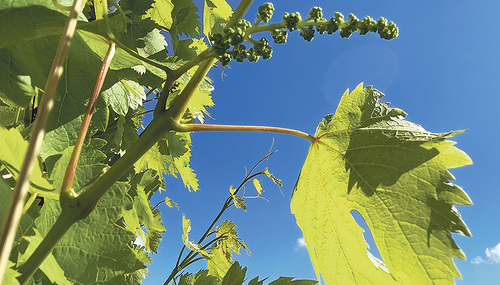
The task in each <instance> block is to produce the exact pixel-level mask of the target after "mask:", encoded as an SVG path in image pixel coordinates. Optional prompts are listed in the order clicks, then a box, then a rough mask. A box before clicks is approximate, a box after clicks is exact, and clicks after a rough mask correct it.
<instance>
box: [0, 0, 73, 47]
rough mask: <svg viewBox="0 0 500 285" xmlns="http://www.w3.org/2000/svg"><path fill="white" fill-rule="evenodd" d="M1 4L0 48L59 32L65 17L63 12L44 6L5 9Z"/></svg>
mask: <svg viewBox="0 0 500 285" xmlns="http://www.w3.org/2000/svg"><path fill="white" fill-rule="evenodd" d="M5 2H13V1H5ZM5 2H4V3H5ZM16 2H20V1H16ZM49 2H50V1H49ZM2 6H4V5H2V4H0V9H1V11H0V27H2V29H0V38H1V39H2V41H1V42H0V48H4V47H7V46H10V45H14V44H18V43H21V42H23V41H29V40H33V39H37V38H42V37H46V36H50V35H56V34H58V33H61V31H62V30H63V27H64V23H65V22H66V19H67V16H65V15H64V14H63V13H60V12H58V11H55V10H52V9H49V8H47V7H44V6H38V5H36V6H35V5H33V6H27V7H17V8H10V9H5V10H3V9H4V8H5V7H2Z"/></svg>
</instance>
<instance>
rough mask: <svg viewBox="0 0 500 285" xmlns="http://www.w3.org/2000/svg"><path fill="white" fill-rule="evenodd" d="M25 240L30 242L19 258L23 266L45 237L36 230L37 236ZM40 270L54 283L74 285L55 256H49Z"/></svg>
mask: <svg viewBox="0 0 500 285" xmlns="http://www.w3.org/2000/svg"><path fill="white" fill-rule="evenodd" d="M24 240H25V241H27V242H29V244H28V246H27V248H26V250H25V252H23V254H22V255H21V256H20V257H19V259H18V263H19V264H23V263H24V262H26V260H28V258H29V257H30V256H31V255H32V254H33V252H35V249H36V248H37V247H38V246H39V245H40V243H41V242H42V240H43V237H42V235H41V234H40V232H39V231H38V230H36V229H35V235H34V236H27V237H24ZM39 270H40V271H42V272H43V273H44V274H45V276H47V278H48V279H49V280H50V281H51V282H52V283H55V284H61V285H66V284H68V285H69V284H73V283H71V282H69V281H68V279H67V278H66V277H65V276H64V271H63V270H62V268H61V266H59V264H58V263H57V261H56V259H55V258H54V255H53V254H49V256H47V258H45V260H44V261H43V263H42V264H41V265H40V267H39ZM9 284H10V283H9Z"/></svg>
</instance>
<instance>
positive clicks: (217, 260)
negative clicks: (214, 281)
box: [207, 221, 250, 277]
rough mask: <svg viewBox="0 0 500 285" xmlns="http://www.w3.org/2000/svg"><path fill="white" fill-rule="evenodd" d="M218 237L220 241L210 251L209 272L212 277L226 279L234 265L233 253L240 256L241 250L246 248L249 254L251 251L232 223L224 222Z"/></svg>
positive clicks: (217, 231) (217, 230) (218, 228)
mask: <svg viewBox="0 0 500 285" xmlns="http://www.w3.org/2000/svg"><path fill="white" fill-rule="evenodd" d="M215 232H216V237H217V238H219V240H218V241H217V242H216V243H215V245H214V246H213V247H212V248H211V249H210V256H209V258H207V268H208V272H209V273H210V275H212V276H217V277H224V275H226V273H227V272H228V270H229V268H230V267H231V265H232V264H233V259H232V255H233V251H234V252H236V253H237V254H240V249H241V248H244V249H245V250H246V251H247V253H248V254H250V251H249V250H248V247H247V246H246V244H245V242H243V241H242V240H241V239H240V238H238V233H237V232H236V225H235V224H234V223H233V222H231V221H224V222H222V224H221V225H220V226H218V227H217V229H216V231H215Z"/></svg>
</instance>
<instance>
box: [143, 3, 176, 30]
mask: <svg viewBox="0 0 500 285" xmlns="http://www.w3.org/2000/svg"><path fill="white" fill-rule="evenodd" d="M173 10H174V4H172V1H170V0H155V2H154V3H153V6H152V7H151V9H149V10H148V11H146V16H148V17H150V18H151V20H153V21H154V22H155V23H156V24H158V25H159V26H161V27H162V28H163V29H167V30H169V29H170V28H171V27H172V23H173V19H172V11H173Z"/></svg>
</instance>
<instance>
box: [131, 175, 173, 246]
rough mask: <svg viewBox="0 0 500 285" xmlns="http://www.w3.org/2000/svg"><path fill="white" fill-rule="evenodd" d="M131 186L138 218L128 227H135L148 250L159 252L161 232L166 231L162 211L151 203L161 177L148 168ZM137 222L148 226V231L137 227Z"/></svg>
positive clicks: (135, 177) (134, 179)
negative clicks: (154, 207) (150, 200)
mask: <svg viewBox="0 0 500 285" xmlns="http://www.w3.org/2000/svg"><path fill="white" fill-rule="evenodd" d="M130 184H131V188H130V190H129V195H131V196H132V197H133V199H134V208H133V213H134V214H135V215H136V216H137V218H135V217H134V218H133V219H131V223H130V225H131V226H129V223H127V220H125V222H126V224H127V226H128V228H135V232H136V233H138V234H139V235H140V236H141V239H142V240H143V241H144V246H145V248H146V250H148V251H150V252H154V253H156V252H157V249H158V245H159V243H160V241H161V233H163V232H165V228H164V227H163V223H162V221H161V212H160V211H158V210H157V209H154V210H153V207H152V206H151V204H150V203H149V199H150V198H151V195H152V194H153V193H154V192H156V190H157V189H158V188H159V186H160V177H159V176H158V175H157V174H156V172H155V171H153V170H146V171H144V172H141V173H138V174H136V175H135V176H134V178H133V179H132V180H131V181H130ZM136 220H137V222H138V223H139V224H141V225H144V226H145V227H146V233H144V231H143V230H142V228H140V226H139V228H137V223H136V222H135V221H136Z"/></svg>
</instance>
